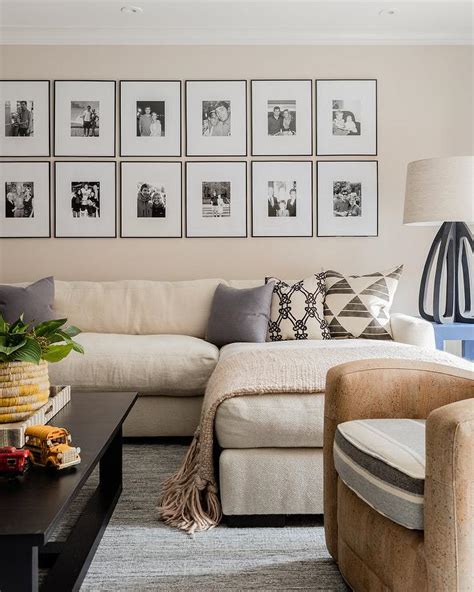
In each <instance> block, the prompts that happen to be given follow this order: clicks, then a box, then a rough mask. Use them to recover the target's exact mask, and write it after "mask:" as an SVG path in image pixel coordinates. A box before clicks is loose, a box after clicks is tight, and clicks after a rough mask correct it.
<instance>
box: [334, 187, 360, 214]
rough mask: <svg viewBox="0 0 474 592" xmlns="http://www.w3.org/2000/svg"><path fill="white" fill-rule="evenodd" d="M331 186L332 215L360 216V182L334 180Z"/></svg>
mask: <svg viewBox="0 0 474 592" xmlns="http://www.w3.org/2000/svg"><path fill="white" fill-rule="evenodd" d="M332 187H333V191H332V195H333V214H334V216H336V217H342V218H345V217H348V216H349V217H350V216H362V183H360V182H355V183H354V182H351V181H334V182H333V185H332Z"/></svg>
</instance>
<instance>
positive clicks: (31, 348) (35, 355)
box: [11, 337, 41, 364]
mask: <svg viewBox="0 0 474 592" xmlns="http://www.w3.org/2000/svg"><path fill="white" fill-rule="evenodd" d="M11 359H12V360H15V361H17V362H32V363H33V364H39V363H40V362H41V347H40V346H39V343H38V342H37V341H36V340H35V339H33V338H32V337H27V338H26V339H25V344H24V345H22V346H21V347H20V349H17V350H16V351H15V353H14V354H13V355H12V356H11Z"/></svg>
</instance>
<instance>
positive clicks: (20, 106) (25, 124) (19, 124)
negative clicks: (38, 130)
mask: <svg viewBox="0 0 474 592" xmlns="http://www.w3.org/2000/svg"><path fill="white" fill-rule="evenodd" d="M34 108H35V106H34V101H27V100H25V99H17V100H15V99H13V100H7V101H5V137H7V138H8V137H14V138H15V137H17V136H20V137H21V138H29V137H32V136H34V133H35V125H34Z"/></svg>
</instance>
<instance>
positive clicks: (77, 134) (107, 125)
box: [54, 80, 115, 157]
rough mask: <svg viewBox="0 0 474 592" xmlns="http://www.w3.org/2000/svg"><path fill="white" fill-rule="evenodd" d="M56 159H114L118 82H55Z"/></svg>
mask: <svg viewBox="0 0 474 592" xmlns="http://www.w3.org/2000/svg"><path fill="white" fill-rule="evenodd" d="M54 154H55V156H87V157H92V156H115V82H114V81H111V80H55V81H54Z"/></svg>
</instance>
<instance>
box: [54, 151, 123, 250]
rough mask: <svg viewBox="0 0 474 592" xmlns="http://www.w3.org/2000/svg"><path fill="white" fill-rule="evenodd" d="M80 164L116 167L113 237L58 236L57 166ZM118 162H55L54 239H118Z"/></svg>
mask: <svg viewBox="0 0 474 592" xmlns="http://www.w3.org/2000/svg"><path fill="white" fill-rule="evenodd" d="M75 162H79V163H81V164H93V163H97V164H113V165H114V172H115V174H114V183H115V191H114V206H115V207H114V213H115V215H114V235H113V236H58V234H57V232H58V228H57V197H58V196H57V191H56V189H57V181H58V179H57V165H58V164H61V163H68V164H71V163H75ZM117 213H118V212H117V162H116V161H115V160H78V161H75V160H55V161H54V238H58V239H66V240H67V239H73V240H75V239H81V240H87V239H88V240H95V239H96V238H100V239H116V238H117Z"/></svg>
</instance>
